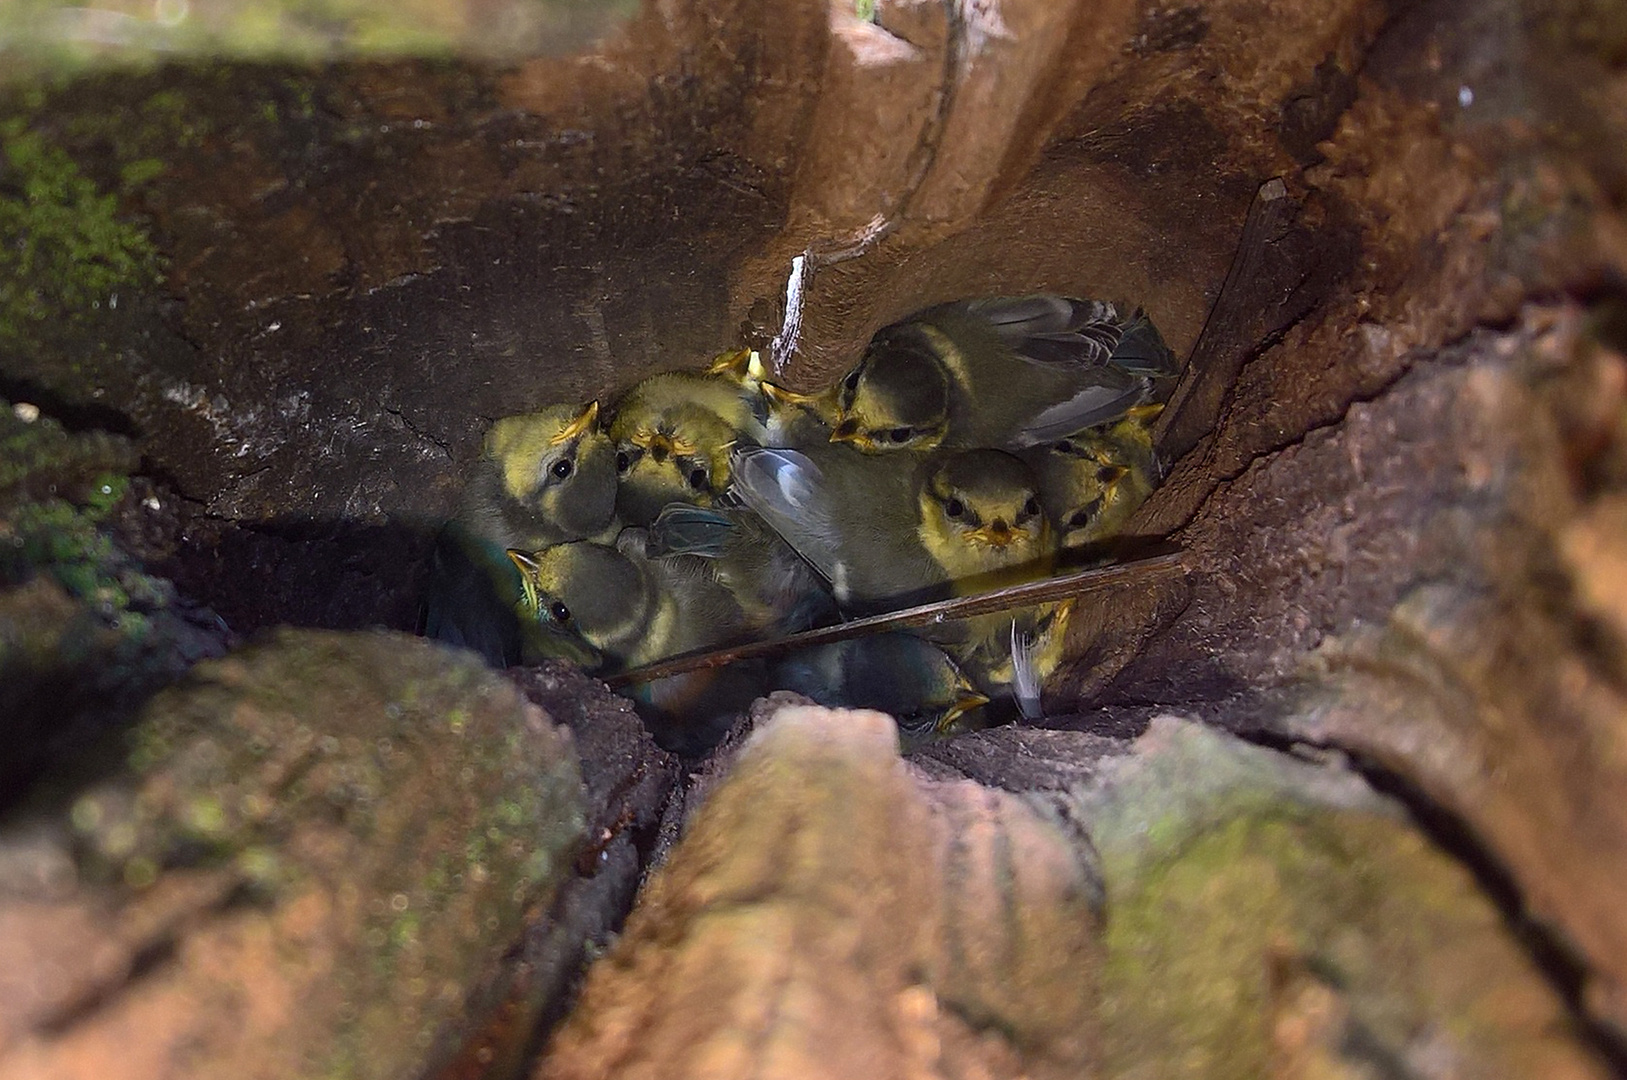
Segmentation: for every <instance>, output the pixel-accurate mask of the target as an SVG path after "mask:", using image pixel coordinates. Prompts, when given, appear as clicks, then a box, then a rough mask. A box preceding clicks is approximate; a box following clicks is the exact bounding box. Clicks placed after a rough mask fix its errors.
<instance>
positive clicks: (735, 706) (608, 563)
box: [508, 529, 766, 753]
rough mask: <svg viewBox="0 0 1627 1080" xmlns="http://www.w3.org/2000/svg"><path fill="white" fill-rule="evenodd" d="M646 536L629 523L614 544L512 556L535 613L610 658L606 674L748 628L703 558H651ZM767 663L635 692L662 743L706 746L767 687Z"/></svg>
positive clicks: (728, 639) (678, 747)
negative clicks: (632, 527) (765, 670)
mask: <svg viewBox="0 0 1627 1080" xmlns="http://www.w3.org/2000/svg"><path fill="white" fill-rule="evenodd" d="M644 544H645V537H644V534H643V531H642V530H639V529H628V530H625V531H623V533H622V534H621V536H620V537H618V538H617V540H616V543H615V545H614V546H611V545H607V544H597V543H592V542H589V541H581V542H577V543H570V544H559V545H556V546H554V547H551V548H545V549H543V550H541V551H532V552H527V551H510V552H508V557H509V558H510V559H512V560H513V562H514V565H515V566H516V567H518V568H519V571H520V576H521V579H522V581H523V588H524V607H525V610H526V611H527V612H528V613H529V616H530V617H531V618H532V619H534V620H535V621H536V622H537V623H538V624H539V625H541V626H542V627H544V628H545V629H546V631H547V632H548V633H550V634H557V635H565V636H568V637H571V638H574V639H575V640H577V641H578V642H579V643H580V644H581V646H582V647H584V648H585V649H591V650H593V651H594V652H595V653H597V654H598V655H599V656H601V657H603V660H604V663H603V665H602V669H601V670H603V671H604V672H606V673H615V672H618V671H626V670H629V669H632V668H637V667H642V666H644V665H645V664H651V663H654V662H655V661H657V660H664V659H666V658H667V657H669V656H675V655H677V654H679V653H686V652H690V651H691V650H695V649H708V648H716V647H718V646H721V645H727V644H732V643H734V642H738V641H741V640H744V639H746V638H747V637H749V636H750V634H749V628H748V626H747V625H746V622H745V619H744V618H743V616H742V614H741V611H740V608H739V605H738V604H736V603H735V601H734V598H733V597H732V596H731V595H730V594H729V591H728V590H727V589H726V588H724V587H723V586H722V585H721V584H719V583H718V581H717V580H716V579H715V578H714V577H713V576H712V575H711V573H710V572H709V571H708V569H707V567H706V564H705V561H704V560H702V559H699V558H696V557H694V556H687V555H676V556H667V557H663V558H650V557H649V556H648V555H646V554H645V550H644ZM763 670H764V669H763V665H761V664H757V665H749V664H747V665H733V666H731V667H728V668H725V669H721V670H717V671H698V672H691V673H688V674H684V675H675V676H672V677H670V678H665V679H660V680H657V681H656V682H653V683H649V684H645V685H643V686H640V687H637V688H635V690H634V693H633V696H634V700H635V701H636V702H637V704H638V705H639V709H640V712H641V713H642V714H643V715H644V716H645V718H646V719H647V720H649V721H650V722H651V726H652V731H653V732H654V734H655V735H656V738H657V740H658V741H659V742H661V744H662V745H663V746H665V747H667V748H668V749H671V750H674V751H677V752H680V753H699V752H701V751H704V750H705V749H707V748H708V747H709V746H710V745H711V744H712V743H713V742H715V741H716V739H717V738H718V737H720V736H721V735H722V733H723V731H725V730H727V727H728V725H729V724H730V723H731V722H732V721H733V719H734V718H735V717H736V716H738V715H739V714H740V713H741V712H742V711H743V710H744V709H745V708H746V707H747V706H748V705H749V704H750V703H751V701H752V700H753V699H754V698H755V697H757V696H758V695H760V694H762V693H763V692H764V691H765V689H766V687H765V684H764V683H763V680H762V676H763Z"/></svg>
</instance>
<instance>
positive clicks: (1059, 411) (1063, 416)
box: [1012, 367, 1147, 447]
mask: <svg viewBox="0 0 1627 1080" xmlns="http://www.w3.org/2000/svg"><path fill="white" fill-rule="evenodd" d="M1146 396H1147V383H1146V380H1144V379H1141V378H1138V377H1136V376H1134V375H1131V374H1130V373H1129V372H1127V371H1125V370H1123V369H1122V368H1114V367H1105V368H1102V369H1101V378H1100V379H1099V380H1098V381H1097V382H1096V384H1095V385H1092V386H1087V387H1085V388H1084V389H1083V390H1081V391H1079V392H1078V393H1077V394H1075V395H1073V397H1071V398H1069V399H1068V400H1066V401H1063V402H1059V403H1058V404H1056V405H1052V406H1051V407H1050V408H1048V409H1046V410H1045V411H1043V412H1041V413H1040V414H1039V415H1038V416H1035V417H1034V418H1033V419H1032V420H1030V421H1029V422H1028V423H1027V424H1025V425H1024V426H1023V429H1022V430H1021V431H1019V432H1017V434H1016V437H1015V438H1013V439H1012V443H1013V444H1014V445H1015V446H1018V447H1026V446H1040V445H1042V444H1044V443H1049V442H1056V441H1057V440H1058V439H1065V438H1067V437H1068V436H1069V435H1075V434H1077V433H1079V432H1081V431H1083V430H1085V429H1086V428H1091V427H1096V426H1097V425H1099V424H1106V423H1109V422H1111V421H1113V420H1117V419H1119V418H1120V417H1121V416H1123V415H1124V414H1125V413H1126V412H1128V411H1129V410H1130V409H1131V408H1133V407H1135V406H1136V405H1137V404H1139V403H1140V402H1141V401H1142V400H1144V399H1145V398H1146Z"/></svg>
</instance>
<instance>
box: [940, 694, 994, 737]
mask: <svg viewBox="0 0 1627 1080" xmlns="http://www.w3.org/2000/svg"><path fill="white" fill-rule="evenodd" d="M988 703H989V699H988V698H987V697H985V696H984V695H983V694H980V693H978V692H977V691H976V690H974V689H972V688H971V687H970V686H963V687H961V690H960V696H959V697H957V698H956V699H955V703H954V704H953V705H951V706H949V708H948V710H946V711H945V712H944V714H943V719H941V720H939V721H938V725H937V730H938V733H939V734H940V735H941V734H943V733H944V732H946V731H948V730H949V729H950V728H951V727H953V726H954V724H955V721H956V720H959V719H960V718H961V717H962V716H965V715H966V714H967V713H969V712H971V711H972V710H973V709H976V708H980V707H982V706H984V705H987V704H988Z"/></svg>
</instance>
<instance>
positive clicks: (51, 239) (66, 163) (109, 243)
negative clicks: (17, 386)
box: [0, 117, 158, 344]
mask: <svg viewBox="0 0 1627 1080" xmlns="http://www.w3.org/2000/svg"><path fill="white" fill-rule="evenodd" d="M0 143H3V146H4V149H3V151H0V153H3V155H4V164H5V171H4V176H5V180H6V183H5V184H4V185H0V236H4V237H6V238H7V239H6V243H5V244H3V245H0V344H5V343H7V342H11V343H22V342H27V341H29V340H30V339H31V338H32V337H33V336H34V334H35V332H36V331H37V330H38V329H39V328H40V327H42V326H44V325H45V324H47V323H50V322H54V321H57V320H69V321H72V320H78V319H83V318H85V317H87V316H89V315H90V314H91V313H93V312H95V311H97V310H99V309H101V308H103V307H104V305H105V306H109V307H111V306H112V305H114V304H116V303H117V302H118V300H117V294H118V291H119V290H120V289H127V288H137V287H141V286H145V285H149V284H151V283H152V282H153V281H154V280H156V278H157V275H158V256H157V252H156V251H155V249H154V247H153V244H152V241H151V240H150V239H149V238H148V236H147V233H146V231H145V230H144V229H142V228H141V227H139V226H137V225H134V224H131V223H129V222H127V221H124V220H122V219H121V218H120V216H119V212H118V200H117V199H116V198H115V197H114V196H112V195H107V194H103V193H102V192H100V191H98V190H97V189H96V186H95V184H93V183H91V181H90V180H89V179H87V178H86V177H85V176H84V175H83V174H82V173H81V172H80V171H79V168H78V166H77V165H75V164H74V162H73V159H71V158H70V157H69V156H68V155H67V154H66V153H64V152H63V150H62V149H61V148H60V147H57V146H55V145H53V144H51V143H50V142H48V141H47V140H46V139H45V138H44V137H43V136H41V135H40V134H38V133H37V132H34V131H31V130H29V129H28V127H27V125H26V124H25V123H24V121H22V120H21V119H18V118H15V117H14V118H11V119H9V120H5V121H3V122H0Z"/></svg>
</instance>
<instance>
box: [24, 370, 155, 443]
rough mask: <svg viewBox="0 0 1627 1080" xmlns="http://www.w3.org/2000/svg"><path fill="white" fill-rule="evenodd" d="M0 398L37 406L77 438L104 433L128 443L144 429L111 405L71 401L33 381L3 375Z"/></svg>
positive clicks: (136, 437) (126, 414)
mask: <svg viewBox="0 0 1627 1080" xmlns="http://www.w3.org/2000/svg"><path fill="white" fill-rule="evenodd" d="M0 398H5V399H6V400H7V401H10V402H13V403H17V402H27V403H29V404H30V405H36V406H38V407H39V410H40V413H41V414H42V415H44V416H48V417H50V418H51V419H52V420H55V421H56V422H57V423H59V424H61V425H62V426H63V428H65V429H66V430H68V431H70V432H73V433H75V434H83V433H86V432H95V431H105V432H108V433H110V434H113V435H122V436H124V437H125V438H127V439H139V438H140V437H141V428H140V426H139V425H138V424H137V423H136V422H135V420H134V418H132V417H131V416H130V414H129V413H126V412H124V411H122V410H120V409H115V408H113V407H112V406H111V405H100V404H97V403H95V402H88V401H74V400H71V399H69V398H67V397H64V396H63V395H62V394H59V393H57V392H56V391H55V390H52V389H51V388H49V387H47V386H45V385H44V384H42V383H38V382H35V381H34V380H32V379H23V378H18V377H16V376H11V375H6V374H4V373H0Z"/></svg>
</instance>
